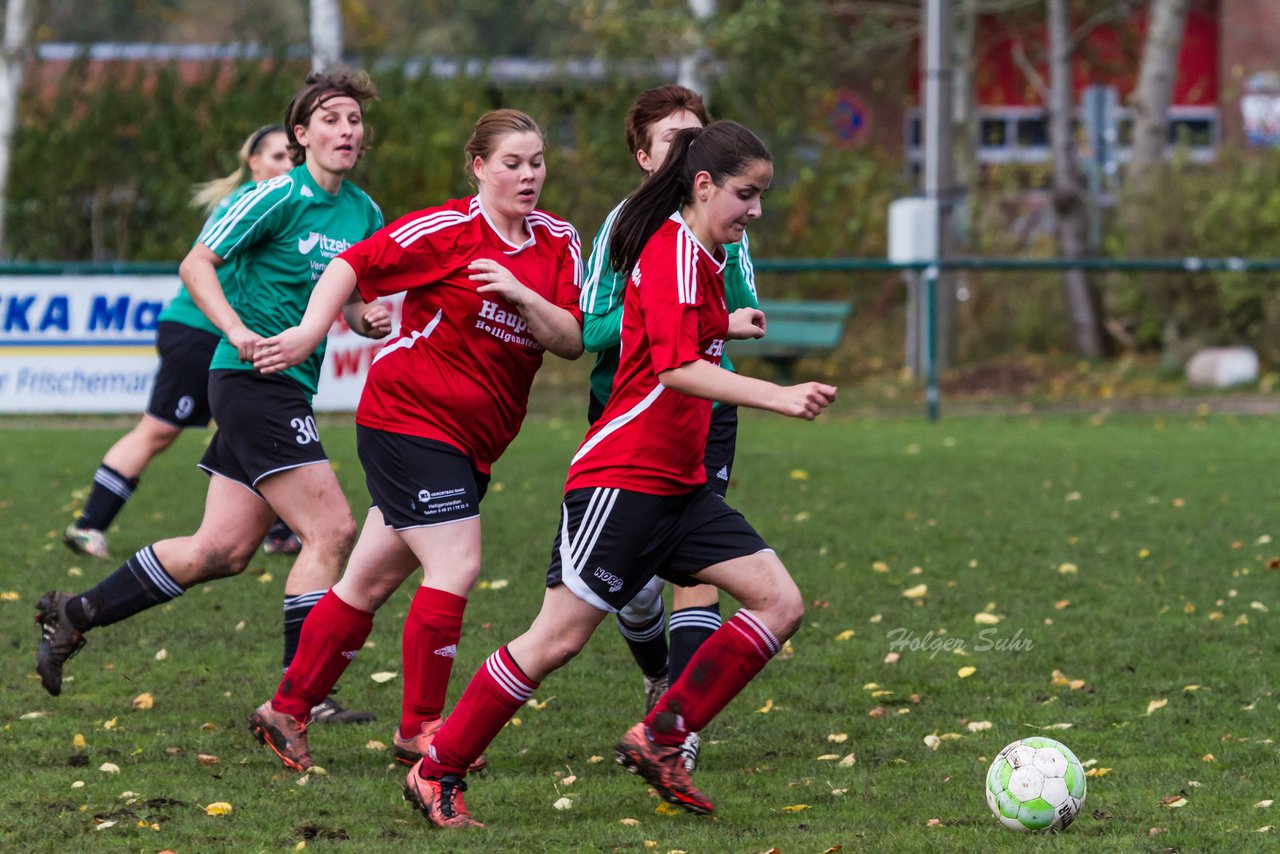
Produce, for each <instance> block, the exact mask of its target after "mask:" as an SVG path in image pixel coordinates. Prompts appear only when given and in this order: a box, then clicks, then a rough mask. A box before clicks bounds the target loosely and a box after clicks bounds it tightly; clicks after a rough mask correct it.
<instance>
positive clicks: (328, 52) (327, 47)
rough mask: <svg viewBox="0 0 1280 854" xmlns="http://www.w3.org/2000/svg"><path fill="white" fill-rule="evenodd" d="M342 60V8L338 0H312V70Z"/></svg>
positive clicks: (323, 67)
mask: <svg viewBox="0 0 1280 854" xmlns="http://www.w3.org/2000/svg"><path fill="white" fill-rule="evenodd" d="M340 62H342V10H341V9H340V8H339V6H338V0H311V70H312V71H324V70H325V69H328V68H332V67H333V66H335V65H337V64H339V63H340Z"/></svg>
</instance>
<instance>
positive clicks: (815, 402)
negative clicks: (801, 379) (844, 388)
mask: <svg viewBox="0 0 1280 854" xmlns="http://www.w3.org/2000/svg"><path fill="white" fill-rule="evenodd" d="M781 392H782V393H781V394H780V395H779V397H778V400H777V406H776V407H775V411H777V412H781V413H782V414H783V415H790V416H791V417H793V418H803V419H804V420H806V421H812V420H813V419H815V418H817V417H818V415H819V413H821V412H822V410H824V409H826V408H827V407H828V406H830V405H831V402H832V401H834V400H835V399H836V387H835V386H833V385H827V384H826V383H800V384H799V385H790V386H783V387H782V389H781Z"/></svg>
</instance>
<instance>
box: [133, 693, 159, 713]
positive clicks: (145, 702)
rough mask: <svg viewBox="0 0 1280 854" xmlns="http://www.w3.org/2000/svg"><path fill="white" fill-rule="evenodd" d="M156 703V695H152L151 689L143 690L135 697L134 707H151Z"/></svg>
mask: <svg viewBox="0 0 1280 854" xmlns="http://www.w3.org/2000/svg"><path fill="white" fill-rule="evenodd" d="M155 704H156V700H155V697H152V696H151V692H150V691H143V692H142V693H141V694H139V695H138V696H136V697H134V698H133V707H134V708H135V709H149V708H151V707H152V706H154V705H155Z"/></svg>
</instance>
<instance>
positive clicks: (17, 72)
mask: <svg viewBox="0 0 1280 854" xmlns="http://www.w3.org/2000/svg"><path fill="white" fill-rule="evenodd" d="M31 11H32V10H31V5H30V4H29V3H27V0H8V2H7V3H6V4H5V9H4V42H3V47H0V258H8V257H9V249H8V232H7V229H6V216H5V214H6V211H7V210H8V207H9V205H8V202H9V198H8V196H9V169H10V164H11V162H12V160H13V134H14V131H15V130H16V129H17V126H18V100H19V98H20V97H21V92H22V73H23V71H24V70H25V67H26V63H27V42H28V41H29V40H30V38H31V18H32V14H31Z"/></svg>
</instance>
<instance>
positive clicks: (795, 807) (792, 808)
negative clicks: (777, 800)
mask: <svg viewBox="0 0 1280 854" xmlns="http://www.w3.org/2000/svg"><path fill="white" fill-rule="evenodd" d="M807 809H809V805H808V804H790V805H789V806H785V807H783V808H782V811H783V812H803V811H804V810H807Z"/></svg>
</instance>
